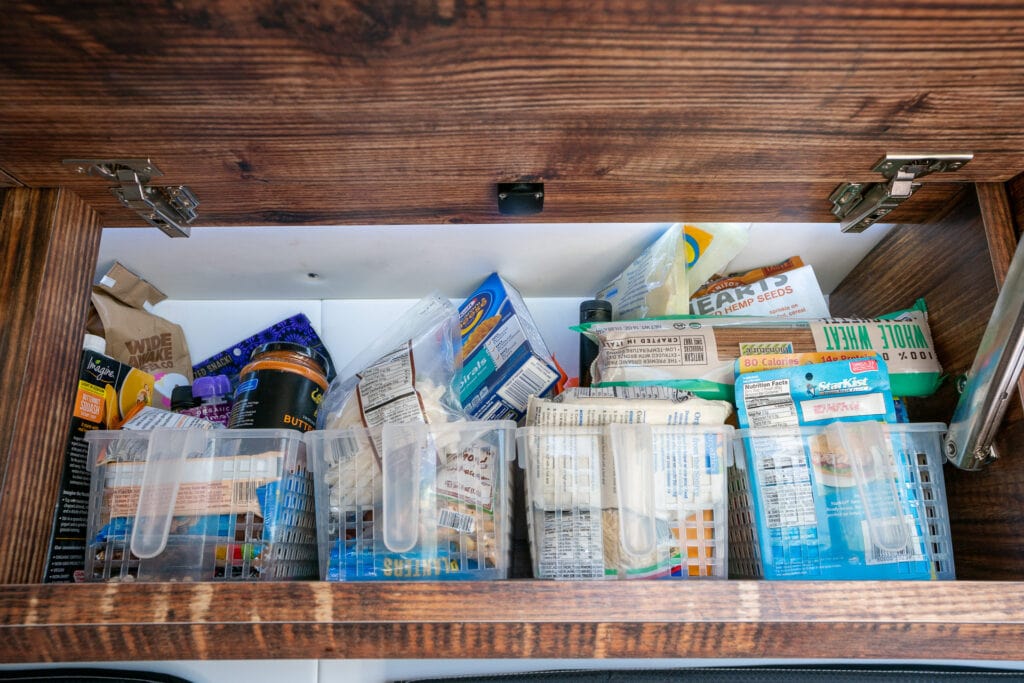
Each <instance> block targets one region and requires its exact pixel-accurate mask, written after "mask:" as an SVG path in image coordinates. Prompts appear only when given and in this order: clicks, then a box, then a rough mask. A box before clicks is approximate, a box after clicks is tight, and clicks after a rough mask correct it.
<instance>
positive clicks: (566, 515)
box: [534, 510, 604, 579]
mask: <svg viewBox="0 0 1024 683" xmlns="http://www.w3.org/2000/svg"><path fill="white" fill-rule="evenodd" d="M598 515H600V513H598ZM534 516H535V517H536V521H535V522H534V523H535V524H537V525H538V526H539V527H540V528H539V529H537V530H535V532H536V533H538V534H539V535H540V538H541V542H540V557H539V558H538V561H537V574H538V578H545V579H598V578H602V577H603V576H604V541H603V535H602V534H603V532H602V529H601V518H600V516H591V514H590V511H589V510H573V511H568V510H564V511H563V510H544V511H540V510H535V511H534Z"/></svg>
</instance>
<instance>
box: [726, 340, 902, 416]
mask: <svg viewBox="0 0 1024 683" xmlns="http://www.w3.org/2000/svg"><path fill="white" fill-rule="evenodd" d="M737 363H739V361H737ZM737 372H738V370H737ZM736 414H737V416H738V418H739V424H740V427H741V428H746V427H752V428H755V429H756V428H763V427H795V426H798V425H813V424H824V423H827V422H834V421H836V420H843V421H849V422H856V421H860V420H881V421H883V422H896V412H895V409H894V407H893V401H892V392H891V391H890V389H889V373H888V371H887V369H886V365H885V361H883V360H882V359H881V357H880V356H875V357H874V358H855V359H849V360H840V361H833V362H830V363H814V364H811V365H798V366H794V367H784V368H778V369H774V370H765V371H762V372H751V373H746V374H737V376H736Z"/></svg>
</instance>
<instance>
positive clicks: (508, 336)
mask: <svg viewBox="0 0 1024 683" xmlns="http://www.w3.org/2000/svg"><path fill="white" fill-rule="evenodd" d="M459 319H460V323H461V325H460V326H461V332H462V375H461V377H460V379H459V385H458V389H459V398H460V400H461V401H462V405H463V407H464V408H465V410H466V412H468V413H469V414H470V415H472V416H473V417H475V418H478V419H481V420H517V421H518V420H520V419H521V418H522V417H523V415H525V414H526V406H527V403H528V401H529V398H530V396H531V395H532V396H545V395H547V394H548V392H550V391H551V389H552V388H553V387H554V386H555V383H556V382H557V381H558V379H559V377H560V376H561V375H560V373H559V372H558V370H557V369H556V367H555V363H554V361H553V360H552V358H551V353H550V352H549V351H548V349H547V346H546V345H545V344H544V340H543V339H542V338H541V336H540V331H539V330H538V329H537V325H536V324H535V323H534V322H533V318H532V317H530V312H529V311H528V310H526V304H525V303H524V302H523V298H522V297H521V296H520V295H519V292H517V291H516V289H515V288H514V287H513V286H512V285H510V284H509V283H508V282H507V281H505V280H504V279H503V278H502V277H501V276H499V275H498V274H497V273H492V274H491V275H490V277H488V278H487V279H486V280H484V282H483V284H481V285H480V287H479V288H477V290H476V291H475V292H473V294H472V295H471V296H470V297H469V298H468V299H466V301H465V302H463V304H462V305H461V306H460V307H459Z"/></svg>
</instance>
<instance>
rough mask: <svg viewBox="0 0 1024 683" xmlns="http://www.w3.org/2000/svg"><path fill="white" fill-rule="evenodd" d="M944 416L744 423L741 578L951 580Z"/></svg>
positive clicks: (733, 484) (733, 566) (736, 520)
mask: <svg viewBox="0 0 1024 683" xmlns="http://www.w3.org/2000/svg"><path fill="white" fill-rule="evenodd" d="M945 430H946V427H945V425H942V424H883V423H880V422H845V423H844V422H836V423H833V424H831V425H828V426H823V427H787V428H773V429H750V430H747V429H744V430H740V431H738V432H737V433H736V438H735V440H734V457H733V460H732V462H731V463H730V472H729V499H730V516H729V537H730V546H729V548H730V557H729V567H730V571H731V574H732V576H735V577H737V578H759V577H763V578H768V579H952V578H954V570H953V552H952V544H951V540H950V531H949V514H948V512H947V508H946V491H945V484H944V481H943V476H942V464H943V456H942V439H941V437H942V433H943V432H944V431H945Z"/></svg>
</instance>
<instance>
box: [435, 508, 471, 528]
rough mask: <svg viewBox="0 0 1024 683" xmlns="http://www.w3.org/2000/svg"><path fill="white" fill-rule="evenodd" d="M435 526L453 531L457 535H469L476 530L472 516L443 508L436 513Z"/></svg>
mask: <svg viewBox="0 0 1024 683" xmlns="http://www.w3.org/2000/svg"><path fill="white" fill-rule="evenodd" d="M437 525H438V526H441V527H445V528H446V529H455V530H456V531H458V532H459V533H463V534H471V533H473V530H474V529H475V528H476V519H475V518H474V517H473V515H468V514H466V513H464V512H456V511H455V510H449V509H448V508H443V509H442V510H441V511H440V512H438V515H437Z"/></svg>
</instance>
